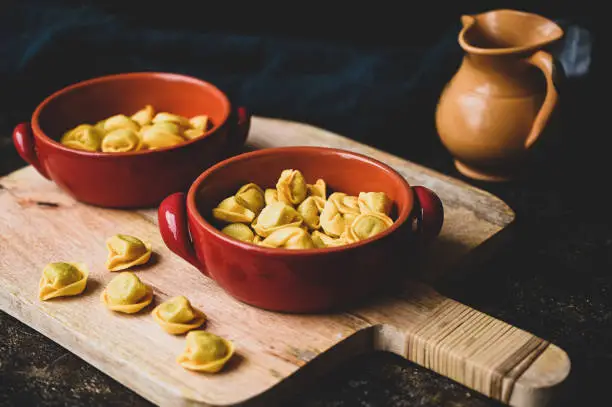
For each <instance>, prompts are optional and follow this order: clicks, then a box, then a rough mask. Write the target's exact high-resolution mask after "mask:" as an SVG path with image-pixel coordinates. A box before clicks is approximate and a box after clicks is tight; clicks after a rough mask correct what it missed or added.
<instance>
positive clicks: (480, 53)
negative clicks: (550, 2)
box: [436, 10, 563, 181]
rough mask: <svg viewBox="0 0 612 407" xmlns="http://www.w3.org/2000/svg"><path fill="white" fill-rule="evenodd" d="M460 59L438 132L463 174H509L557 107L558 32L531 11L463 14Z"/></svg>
mask: <svg viewBox="0 0 612 407" xmlns="http://www.w3.org/2000/svg"><path fill="white" fill-rule="evenodd" d="M461 21H462V24H463V29H462V30H461V31H460V33H459V38H458V41H459V45H461V47H462V48H463V50H464V51H465V54H464V57H463V60H462V63H461V65H460V67H459V69H458V71H457V72H456V73H455V75H454V76H453V77H452V79H451V80H450V81H449V83H448V84H447V85H446V86H445V88H444V90H443V91H442V94H441V96H440V100H439V102H438V106H437V109H436V127H437V130H438V134H439V137H440V139H441V141H442V143H443V144H444V145H445V147H446V148H447V149H448V151H449V152H450V153H451V154H452V155H453V157H454V159H455V166H456V167H457V169H458V170H459V171H460V172H461V173H462V174H464V175H466V176H468V177H470V178H474V179H479V180H487V181H503V180H509V179H512V178H513V177H514V176H515V175H517V174H518V173H520V172H521V170H522V167H523V166H524V163H525V160H526V158H527V155H528V153H529V151H530V149H531V148H532V146H533V144H534V143H535V142H536V140H538V138H539V137H540V135H541V133H542V130H543V129H544V128H545V127H546V126H547V124H548V123H549V119H550V118H551V114H552V113H553V111H554V110H555V107H556V105H557V90H556V88H555V73H554V63H553V57H552V56H551V54H549V53H548V52H546V51H544V50H543V48H544V47H545V46H547V45H549V44H551V43H553V42H555V41H557V40H559V39H560V38H561V37H562V36H563V30H562V29H561V27H559V26H558V25H557V24H555V23H554V22H552V21H550V20H548V19H546V18H544V17H542V16H539V15H536V14H532V13H526V12H521V11H514V10H494V11H489V12H485V13H481V14H477V15H464V16H462V17H461Z"/></svg>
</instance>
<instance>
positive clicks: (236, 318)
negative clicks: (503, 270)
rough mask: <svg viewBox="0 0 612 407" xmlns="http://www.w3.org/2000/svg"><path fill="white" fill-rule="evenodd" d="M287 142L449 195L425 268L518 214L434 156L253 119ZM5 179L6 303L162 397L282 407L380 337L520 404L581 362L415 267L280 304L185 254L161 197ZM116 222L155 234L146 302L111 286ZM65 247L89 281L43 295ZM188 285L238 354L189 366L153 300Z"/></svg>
mask: <svg viewBox="0 0 612 407" xmlns="http://www.w3.org/2000/svg"><path fill="white" fill-rule="evenodd" d="M281 145H322V146H332V147H339V148H344V149H347V150H352V151H356V152H360V153H364V154H367V155H370V156H372V157H375V158H378V159H380V160H382V161H384V162H386V163H387V164H390V165H391V166H393V167H394V168H395V169H397V170H398V171H399V172H400V173H402V174H403V175H404V176H405V177H406V178H407V179H408V181H409V182H410V183H413V184H421V185H425V186H428V187H430V188H432V189H433V190H435V191H436V192H437V193H438V194H439V196H440V198H441V199H442V201H443V202H444V205H445V210H446V214H445V224H444V227H443V230H442V234H441V236H440V238H439V239H438V241H437V242H436V244H435V245H433V246H432V247H431V248H429V249H428V250H427V251H426V252H423V253H422V255H421V259H420V262H419V264H418V267H416V268H417V269H418V275H419V276H421V277H423V279H425V280H426V279H428V278H433V279H435V278H439V277H443V276H448V275H450V274H452V273H453V272H454V270H455V269H456V266H457V265H458V264H460V263H461V262H462V261H464V260H466V259H469V258H470V257H472V255H473V254H474V250H475V249H476V248H478V247H481V246H483V243H486V242H489V241H491V240H493V239H492V238H493V237H495V236H498V235H501V234H500V233H499V232H501V231H504V230H505V229H506V228H507V226H508V225H509V224H511V223H512V221H513V220H514V214H513V212H512V211H511V209H510V208H508V207H507V206H506V205H505V204H504V203H503V202H502V201H500V200H499V199H497V198H496V197H494V196H492V195H490V194H488V193H486V192H484V191H481V190H478V189H475V188H472V187H470V186H468V185H467V184H464V183H462V182H459V181H457V180H454V179H452V178H449V177H446V176H443V175H441V174H438V173H436V172H434V171H431V170H429V169H427V168H424V167H421V166H418V165H416V164H414V163H410V162H407V161H405V160H402V159H401V158H398V157H394V156H391V155H389V154H387V153H384V152H381V151H378V150H375V149H372V148H370V147H368V146H364V145H362V144H359V143H356V142H354V141H351V140H349V139H347V138H344V137H340V136H338V135H334V134H332V133H329V132H326V131H324V130H321V129H317V128H314V127H311V126H307V125H303V124H299V123H290V122H285V121H281V120H273V119H264V118H254V120H253V124H252V130H251V134H250V137H249V148H265V147H272V146H281ZM0 185H1V186H2V188H0V308H2V309H3V310H5V311H6V312H8V313H9V314H11V315H13V316H15V317H16V318H18V319H19V320H21V321H23V322H25V323H26V324H28V325H30V326H32V327H33V328H35V329H37V330H38V331H40V332H42V333H43V334H44V335H46V336H48V337H49V338H51V339H53V340H54V341H56V342H58V343H59V344H60V345H62V346H64V347H65V348H67V349H68V350H70V351H72V352H73V353H75V354H76V355H78V356H80V357H81V358H83V359H84V360H85V361H87V362H89V363H91V364H92V365H94V366H96V367H97V368H99V369H100V370H102V371H103V372H105V373H107V374H108V375H110V376H111V377H113V378H115V379H116V380H118V381H119V382H121V383H123V384H124V385H126V386H128V387H130V388H131V389H132V390H134V391H136V392H137V393H139V394H141V395H142V396H143V397H145V398H147V399H149V400H151V401H152V402H154V403H157V404H160V405H173V406H175V405H207V406H208V405H210V406H228V405H239V404H243V403H246V404H248V405H262V406H271V405H274V404H275V403H277V402H279V401H281V400H283V398H284V397H285V396H286V395H288V394H290V393H293V392H296V391H299V389H300V388H301V387H302V386H303V385H305V384H306V383H308V382H311V381H313V380H315V379H316V377H317V376H318V375H320V374H322V373H324V372H325V371H327V370H328V369H331V368H333V367H334V366H336V365H337V364H338V363H341V362H343V361H345V360H347V359H350V358H352V357H354V356H355V355H358V354H360V353H364V352H369V351H372V350H386V351H390V352H394V353H397V354H399V355H402V356H404V357H406V358H408V359H410V360H412V361H414V362H416V363H418V364H420V365H422V366H424V367H426V368H429V369H432V370H435V371H437V372H439V373H440V374H442V375H445V376H448V377H450V378H452V379H454V380H456V381H458V382H460V383H463V384H465V385H466V386H468V387H470V388H472V389H475V390H477V391H479V392H482V393H483V394H486V395H488V396H490V397H492V398H495V399H498V400H501V401H503V402H505V403H509V404H511V405H517V406H542V405H545V404H546V403H547V402H548V400H549V399H550V397H551V395H552V394H553V393H554V391H555V390H556V388H557V387H558V385H559V384H560V383H562V382H563V380H564V379H565V377H566V376H567V375H568V373H569V369H570V363H569V359H568V357H567V355H566V354H565V352H563V351H562V350H561V349H559V348H558V347H556V346H555V345H553V344H550V343H548V342H547V341H545V340H544V339H541V338H537V337H535V336H533V335H531V334H530V333H528V332H525V331H522V330H520V329H518V328H516V327H513V326H511V325H509V324H506V323H504V322H502V321H499V320H496V319H494V318H491V317H490V316H488V315H485V314H483V313H481V312H478V311H476V310H474V309H471V308H469V307H467V306H465V305H463V304H460V303H458V302H456V301H454V300H452V299H449V298H446V297H444V296H442V295H440V294H439V293H437V292H436V291H435V290H433V289H432V288H431V287H430V286H428V285H426V284H425V283H423V282H422V281H421V282H416V281H411V280H406V284H405V286H404V287H403V289H402V290H400V291H399V292H398V293H397V294H394V295H393V296H387V297H384V298H378V299H375V300H373V301H371V302H369V303H367V304H363V305H362V306H361V307H358V308H355V309H353V310H350V312H345V313H336V314H325V315H287V314H281V313H273V312H268V311H264V310H260V309H256V308H253V307H250V306H248V305H245V304H242V303H240V302H238V301H236V300H234V299H233V298H232V297H230V296H229V295H227V294H226V293H225V292H224V291H223V290H221V289H220V288H219V287H218V286H217V285H216V284H215V282H214V281H212V280H210V279H209V278H207V277H205V276H203V275H202V274H200V273H199V272H198V271H197V270H196V269H194V268H193V267H191V266H190V265H189V264H188V263H186V262H185V261H183V260H182V259H180V258H179V257H178V256H175V255H173V254H172V253H171V252H170V251H169V250H168V249H167V248H166V247H165V245H164V244H163V241H162V239H161V237H160V235H159V233H158V229H157V226H156V214H155V210H145V211H121V210H109V209H102V208H96V207H92V206H87V205H82V204H80V203H77V202H75V201H74V200H73V199H72V198H70V197H69V196H67V195H66V194H64V193H63V192H61V191H60V190H59V189H58V188H57V187H56V186H55V185H54V184H53V183H51V182H49V181H46V180H44V179H43V178H42V177H41V176H39V175H38V174H37V173H36V172H35V171H34V170H33V169H32V168H31V167H27V168H24V169H22V170H19V171H16V172H15V173H13V174H10V175H9V176H7V177H5V178H2V179H0ZM116 233H127V234H133V235H136V236H139V237H140V238H142V239H146V240H148V241H150V242H151V243H152V245H153V250H154V252H155V255H154V256H153V258H152V260H151V262H150V263H149V264H147V265H145V266H141V267H138V268H136V269H134V271H136V272H137V273H138V275H139V277H140V278H141V279H142V280H143V281H144V282H145V283H147V284H150V285H151V286H152V287H153V288H154V294H155V300H154V303H153V304H152V305H151V306H150V307H149V308H147V309H146V311H144V312H141V313H139V314H135V315H120V314H114V313H111V312H110V311H108V310H106V309H105V308H104V307H103V305H102V304H101V303H100V301H99V299H98V297H99V294H100V292H101V290H102V289H103V288H104V286H105V285H106V284H107V283H108V281H109V280H110V279H111V278H112V277H113V276H114V274H112V273H110V272H108V271H106V270H105V269H104V260H105V258H106V248H105V245H104V241H105V239H106V238H107V237H108V236H111V235H113V234H116ZM441 253H443V255H441ZM468 254H469V255H468ZM62 260H64V261H69V260H76V261H83V262H85V263H87V264H88V266H89V267H90V270H91V274H90V281H89V283H88V287H87V289H86V291H85V292H84V294H83V295H82V296H80V297H75V298H65V299H57V300H54V301H48V302H41V301H39V300H38V298H37V284H38V279H39V277H40V273H41V272H42V268H43V267H44V265H45V264H47V263H48V262H52V261H62ZM181 294H182V295H186V296H187V297H188V298H189V299H190V300H191V301H192V302H193V304H194V305H195V306H196V307H198V308H199V309H201V310H203V311H204V312H205V313H206V314H207V315H208V317H209V322H208V323H207V325H206V329H208V330H210V331H211V332H214V333H216V334H218V335H222V336H224V337H226V338H227V339H230V340H232V341H234V343H235V344H236V348H237V355H236V357H235V358H233V359H232V360H231V362H230V363H229V364H228V365H227V368H226V369H225V370H224V371H223V372H222V373H220V374H217V375H206V374H201V373H200V374H198V373H193V372H189V371H186V370H184V369H182V368H181V367H180V366H179V365H178V364H177V363H176V362H175V358H176V356H177V355H178V354H179V353H181V352H182V350H183V346H184V337H181V336H179V337H175V336H171V335H168V334H166V333H164V332H163V331H162V330H161V328H160V327H159V326H157V324H156V323H155V322H154V321H153V319H152V317H151V316H150V315H149V312H147V311H150V310H151V309H152V308H153V307H154V306H155V304H157V303H159V301H163V300H164V299H166V298H168V297H170V296H174V295H181Z"/></svg>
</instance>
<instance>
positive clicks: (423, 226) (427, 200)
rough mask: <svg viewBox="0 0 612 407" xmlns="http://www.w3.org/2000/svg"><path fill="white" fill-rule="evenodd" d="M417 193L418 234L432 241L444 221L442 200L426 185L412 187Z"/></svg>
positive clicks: (415, 193)
mask: <svg viewBox="0 0 612 407" xmlns="http://www.w3.org/2000/svg"><path fill="white" fill-rule="evenodd" d="M412 190H413V191H414V195H415V200H414V201H415V202H414V204H415V210H416V217H417V230H416V232H417V234H419V236H420V237H421V239H422V240H423V241H426V242H427V241H430V240H432V239H434V238H435V237H436V236H438V235H439V234H440V230H442V224H443V223H444V206H443V205H442V200H441V199H440V197H438V195H437V194H436V193H435V192H433V191H432V190H431V189H429V188H426V187H424V186H415V187H412Z"/></svg>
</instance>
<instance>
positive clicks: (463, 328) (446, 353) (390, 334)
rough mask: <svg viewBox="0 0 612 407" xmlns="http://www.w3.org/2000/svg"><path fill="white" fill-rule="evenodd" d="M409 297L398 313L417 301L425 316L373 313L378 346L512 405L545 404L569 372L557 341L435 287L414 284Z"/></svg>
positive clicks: (565, 355)
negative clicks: (488, 312)
mask: <svg viewBox="0 0 612 407" xmlns="http://www.w3.org/2000/svg"><path fill="white" fill-rule="evenodd" d="M405 301H406V303H407V304H410V305H407V304H405V305H401V304H397V305H396V306H397V309H398V313H397V314H396V315H401V314H400V313H399V310H401V309H408V308H410V309H416V308H415V307H416V306H417V305H418V306H419V307H420V309H421V311H422V312H423V314H422V315H421V317H422V318H411V317H408V318H406V317H403V318H401V317H395V316H390V317H385V318H384V319H381V318H377V317H375V318H370V320H371V322H374V323H379V325H378V326H377V332H376V334H375V339H374V344H375V345H374V348H375V349H377V350H382V351H389V352H393V353H396V354H398V355H400V356H402V357H404V358H406V359H408V360H410V361H411V362H414V363H416V364H418V365H420V366H423V367H425V368H427V369H431V370H433V371H435V372H437V373H439V374H441V375H442V376H446V377H448V378H450V379H452V380H454V381H456V382H458V383H461V384H463V385H464V386H466V387H468V388H471V389H473V390H476V391H478V392H480V393H482V394H484V395H486V396H489V397H491V398H493V399H495V400H498V401H501V402H503V403H505V404H508V405H511V406H520V407H536V406H537V407H542V406H545V405H547V404H548V402H549V401H550V400H551V398H552V396H553V394H554V393H555V392H556V391H558V388H559V386H560V385H561V384H562V383H563V382H564V381H565V379H566V378H567V376H568V375H569V372H570V366H571V364H570V359H569V357H568V355H567V354H566V353H565V352H564V351H563V350H562V349H561V348H559V347H558V346H556V345H554V344H552V343H550V342H548V341H546V340H544V339H541V338H539V337H537V336H535V335H533V334H531V333H529V332H526V331H524V330H521V329H519V328H517V327H514V326H512V325H510V324H508V323H506V322H503V321H501V320H498V319H496V318H493V317H491V316H489V315H487V314H484V313H482V312H480V311H477V310H475V309H473V308H470V307H468V306H467V305H464V304H461V303H459V302H457V301H455V300H452V299H450V298H447V297H444V296H443V295H441V294H439V293H437V292H436V291H435V290H433V289H432V288H429V287H427V286H419V287H415V290H414V295H410V296H407V297H406V298H405ZM385 315H386V316H389V315H393V314H392V313H389V312H388V311H387V313H386V314H385Z"/></svg>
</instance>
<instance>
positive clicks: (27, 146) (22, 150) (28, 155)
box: [13, 122, 51, 180]
mask: <svg viewBox="0 0 612 407" xmlns="http://www.w3.org/2000/svg"><path fill="white" fill-rule="evenodd" d="M13 144H14V145H15V149H16V150H17V152H18V153H19V155H20V156H21V158H23V159H24V160H25V161H26V162H27V163H28V164H30V165H31V166H32V167H34V168H35V169H36V171H38V172H39V173H40V175H42V176H43V177H45V178H47V179H49V180H50V179H51V177H49V174H48V173H47V171H46V170H45V169H44V168H43V166H42V165H41V164H40V161H39V160H38V154H36V146H35V145H34V138H33V137H32V128H31V127H30V123H28V122H24V123H19V124H18V125H17V126H15V129H14V130H13Z"/></svg>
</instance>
